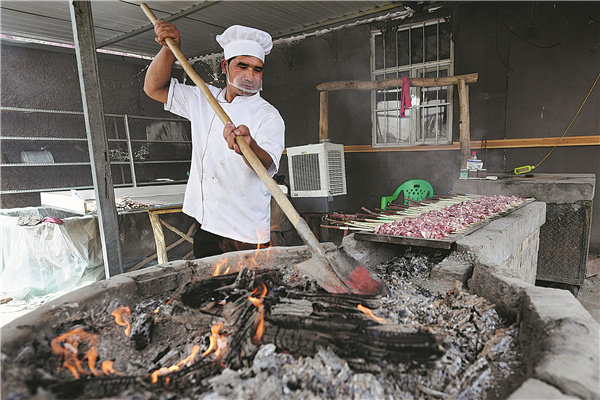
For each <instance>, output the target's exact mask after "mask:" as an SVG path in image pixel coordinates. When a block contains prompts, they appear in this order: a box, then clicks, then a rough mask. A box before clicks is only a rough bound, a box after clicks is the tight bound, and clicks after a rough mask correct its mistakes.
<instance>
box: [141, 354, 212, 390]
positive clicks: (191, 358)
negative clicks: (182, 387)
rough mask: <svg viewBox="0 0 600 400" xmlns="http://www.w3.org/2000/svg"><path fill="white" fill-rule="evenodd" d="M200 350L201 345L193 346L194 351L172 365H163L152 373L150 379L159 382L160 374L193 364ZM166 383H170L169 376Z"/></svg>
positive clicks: (166, 373)
mask: <svg viewBox="0 0 600 400" xmlns="http://www.w3.org/2000/svg"><path fill="white" fill-rule="evenodd" d="M198 351H200V346H198V345H194V347H193V348H192V353H191V354H190V355H189V356H187V357H186V358H184V359H183V360H181V361H179V362H178V363H177V364H175V365H171V366H170V367H161V368H159V369H157V370H156V371H154V372H152V375H150V380H151V381H152V383H156V382H158V377H159V376H163V375H168V374H170V373H171V372H174V371H179V370H180V369H181V367H184V366H188V365H191V364H192V362H193V361H194V358H196V354H198ZM165 383H166V384H167V385H168V384H169V378H168V377H167V378H166V381H165Z"/></svg>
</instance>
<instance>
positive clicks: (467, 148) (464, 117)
mask: <svg viewBox="0 0 600 400" xmlns="http://www.w3.org/2000/svg"><path fill="white" fill-rule="evenodd" d="M458 103H459V107H460V113H459V121H458V129H459V133H460V152H461V160H460V167H461V168H467V159H468V158H469V157H470V156H471V115H470V113H469V87H468V86H467V84H466V82H465V81H464V79H459V81H458Z"/></svg>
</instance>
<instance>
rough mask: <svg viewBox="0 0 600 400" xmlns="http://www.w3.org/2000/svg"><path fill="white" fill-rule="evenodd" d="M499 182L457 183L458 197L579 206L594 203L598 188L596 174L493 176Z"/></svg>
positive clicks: (454, 186) (455, 185) (456, 191)
mask: <svg viewBox="0 0 600 400" xmlns="http://www.w3.org/2000/svg"><path fill="white" fill-rule="evenodd" d="M488 175H494V176H497V177H498V180H495V181H492V180H489V179H457V180H456V181H454V184H453V185H452V191H453V192H454V193H464V194H466V193H469V194H512V195H514V196H523V197H531V196H534V197H535V198H536V199H537V200H539V201H544V202H546V203H556V204H565V203H575V202H577V201H579V200H592V199H593V198H594V189H595V185H596V175H595V174H538V173H534V174H532V175H533V176H532V177H529V178H528V177H526V176H525V175H513V174H505V173H498V174H495V173H492V172H491V173H489V174H488Z"/></svg>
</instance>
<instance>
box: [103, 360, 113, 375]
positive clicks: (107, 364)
mask: <svg viewBox="0 0 600 400" xmlns="http://www.w3.org/2000/svg"><path fill="white" fill-rule="evenodd" d="M113 364H114V361H109V360H106V361H102V372H104V375H108V374H114V373H115V370H114V369H113Z"/></svg>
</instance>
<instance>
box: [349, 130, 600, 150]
mask: <svg viewBox="0 0 600 400" xmlns="http://www.w3.org/2000/svg"><path fill="white" fill-rule="evenodd" d="M559 139H560V138H558V137H543V138H522V139H496V140H488V141H487V149H488V150H489V149H521V148H532V147H553V146H554V145H555V144H556V142H557V140H559ZM572 146H600V134H597V135H589V136H571V137H565V138H563V139H562V140H560V142H559V143H558V147H572ZM470 147H471V148H472V149H481V141H480V140H472V141H471V144H470ZM446 150H460V142H454V143H451V144H441V145H431V146H425V145H422V146H404V147H373V146H371V145H370V144H355V145H345V146H344V153H385V152H402V151H446Z"/></svg>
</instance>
